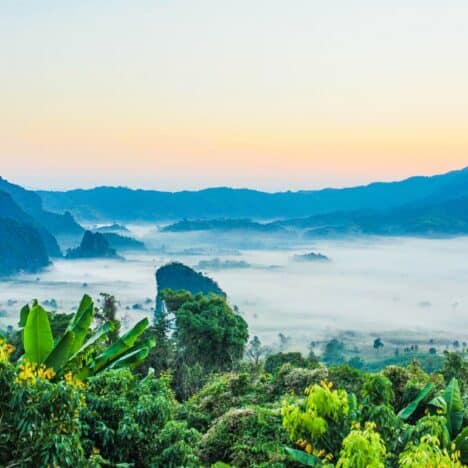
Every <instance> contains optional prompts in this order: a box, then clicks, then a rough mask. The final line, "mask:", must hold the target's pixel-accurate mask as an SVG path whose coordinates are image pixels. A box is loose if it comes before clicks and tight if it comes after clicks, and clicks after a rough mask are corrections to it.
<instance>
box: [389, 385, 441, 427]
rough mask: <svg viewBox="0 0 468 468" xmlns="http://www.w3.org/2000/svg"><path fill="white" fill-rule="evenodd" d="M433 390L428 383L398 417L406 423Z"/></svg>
mask: <svg viewBox="0 0 468 468" xmlns="http://www.w3.org/2000/svg"><path fill="white" fill-rule="evenodd" d="M433 388H434V385H433V384H432V383H428V384H427V385H426V386H425V387H424V388H423V389H422V390H421V392H420V393H419V395H418V396H417V397H416V398H415V399H414V400H413V401H412V402H411V403H410V404H409V405H408V406H405V407H404V408H403V409H402V410H401V411H400V412H399V413H398V417H399V418H401V419H403V421H406V420H407V419H408V418H409V417H410V416H411V415H412V414H413V413H414V412H415V411H416V410H417V408H418V406H419V404H420V403H421V402H422V401H423V400H424V399H425V398H426V397H427V395H429V393H430V392H431V391H432V389H433Z"/></svg>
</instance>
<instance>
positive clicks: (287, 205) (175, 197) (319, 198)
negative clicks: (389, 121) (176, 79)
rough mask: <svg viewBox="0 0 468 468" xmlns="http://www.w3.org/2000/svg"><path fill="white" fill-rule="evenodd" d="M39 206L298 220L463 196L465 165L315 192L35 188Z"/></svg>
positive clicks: (84, 215)
mask: <svg viewBox="0 0 468 468" xmlns="http://www.w3.org/2000/svg"><path fill="white" fill-rule="evenodd" d="M37 193H38V194H39V195H40V197H41V198H42V200H43V204H44V207H45V208H46V209H48V210H52V211H58V212H63V211H69V212H71V213H72V214H73V216H76V217H77V218H78V219H84V220H96V221H107V220H118V221H129V220H132V221H155V220H175V219H183V218H187V219H190V218H192V219H194V218H197V219H209V218H253V219H275V218H282V219H287V218H296V217H297V218H298V217H307V216H313V215H321V214H326V213H332V212H336V211H343V212H348V211H362V210H370V211H386V210H390V209H393V208H397V207H399V206H403V205H408V204H411V203H419V202H424V203H432V204H434V203H437V202H443V201H445V200H448V199H450V198H457V197H462V196H465V195H468V167H467V168H464V169H461V170H456V171H451V172H448V173H446V174H440V175H434V176H416V177H410V178H408V179H405V180H402V181H398V182H375V183H372V184H369V185H365V186H358V187H350V188H342V189H333V188H327V189H322V190H314V191H297V192H278V193H266V192H261V191H257V190H250V189H233V188H226V187H220V188H209V189H204V190H199V191H181V192H161V191H155V190H134V189H129V188H125V187H97V188H94V189H87V190H84V189H78V190H70V191H62V192H60V191H59V192H55V191H38V192H37Z"/></svg>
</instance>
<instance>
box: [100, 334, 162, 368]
mask: <svg viewBox="0 0 468 468" xmlns="http://www.w3.org/2000/svg"><path fill="white" fill-rule="evenodd" d="M155 344H156V340H154V338H151V339H149V340H147V341H146V342H144V343H142V344H141V345H140V346H138V347H135V348H132V349H131V351H129V352H128V353H125V354H124V355H123V356H122V357H120V358H119V359H117V360H116V361H114V362H113V363H112V364H111V365H110V366H109V367H108V369H120V368H121V367H129V368H132V369H133V368H134V367H137V366H138V365H140V364H141V363H142V362H143V361H144V360H145V359H146V357H147V356H148V354H149V352H150V350H151V348H153V347H154V345H155Z"/></svg>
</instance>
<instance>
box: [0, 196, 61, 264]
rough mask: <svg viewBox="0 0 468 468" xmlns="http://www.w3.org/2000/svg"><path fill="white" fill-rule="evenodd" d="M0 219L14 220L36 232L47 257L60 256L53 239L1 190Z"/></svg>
mask: <svg viewBox="0 0 468 468" xmlns="http://www.w3.org/2000/svg"><path fill="white" fill-rule="evenodd" d="M0 217H1V218H2V219H11V220H14V221H16V222H17V223H20V224H23V225H28V226H29V227H30V228H31V229H33V230H35V231H37V234H38V235H39V237H40V238H41V240H42V243H43V245H44V247H45V248H46V251H47V254H48V255H49V256H51V257H60V256H61V255H62V253H61V252H60V247H59V245H58V243H57V240H56V239H55V237H54V236H53V235H52V234H51V233H50V232H49V231H47V230H46V229H45V228H44V227H43V226H42V225H40V224H38V223H37V222H36V220H35V219H34V218H33V217H31V216H30V215H29V214H27V213H25V212H24V211H23V210H22V209H21V208H20V207H19V206H18V204H17V203H15V201H14V200H13V198H12V197H11V196H10V195H9V194H8V193H6V192H4V191H2V190H0Z"/></svg>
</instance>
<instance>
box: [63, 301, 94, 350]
mask: <svg viewBox="0 0 468 468" xmlns="http://www.w3.org/2000/svg"><path fill="white" fill-rule="evenodd" d="M93 318H94V304H93V300H92V299H91V298H90V297H89V296H88V295H87V294H85V295H84V296H83V298H82V299H81V302H80V305H79V307H78V310H77V311H76V313H75V315H74V316H73V318H72V320H71V321H70V324H69V326H68V330H70V331H72V332H73V333H74V335H75V341H74V342H73V345H72V348H71V354H74V353H76V352H77V351H78V350H79V349H80V348H81V346H82V345H83V343H84V341H85V339H86V335H87V334H88V330H89V327H90V326H91V322H92V321H93Z"/></svg>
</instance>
